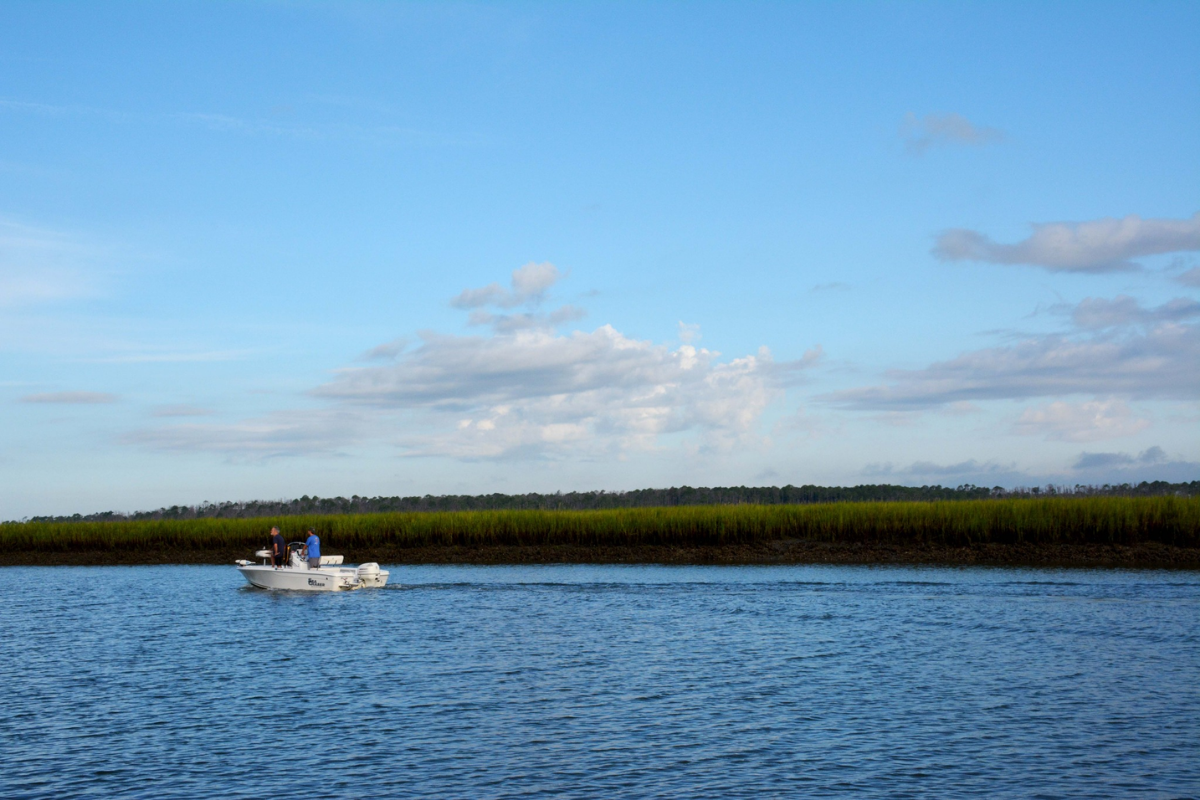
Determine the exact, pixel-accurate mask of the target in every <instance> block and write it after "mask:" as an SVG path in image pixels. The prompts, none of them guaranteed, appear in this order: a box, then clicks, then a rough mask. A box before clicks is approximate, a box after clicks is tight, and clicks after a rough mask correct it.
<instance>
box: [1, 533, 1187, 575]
mask: <svg viewBox="0 0 1200 800" xmlns="http://www.w3.org/2000/svg"><path fill="white" fill-rule="evenodd" d="M334 550H335V551H336V552H339V553H341V554H342V555H345V557H346V561H347V563H361V562H363V561H377V562H379V563H382V564H481V565H482V564H495V565H500V564H678V565H686V564H691V565H721V564H725V565H750V564H846V565H849V564H861V565H870V564H895V565H922V564H924V565H943V566H993V567H1057V568H1062V567H1071V568H1081V569H1096V568H1124V569H1166V570H1200V548H1195V547H1177V546H1174V545H1166V544H1159V543H1155V542H1147V543H1144V544H1138V545H1106V544H1105V545H1102V544H976V545H969V546H964V547H951V546H942V545H927V546H926V545H897V544H887V543H870V542H868V543H840V544H829V543H826V542H816V541H807V540H802V539H783V540H773V541H766V542H759V543H755V544H737V545H717V546H701V547H670V546H657V545H643V546H634V547H624V546H616V547H603V546H598V547H582V546H576V545H546V546H537V545H534V546H519V545H488V546H478V547H462V546H430V547H411V548H399V547H394V548H380V549H375V550H373V551H371V552H365V551H359V550H357V549H353V548H351V549H342V550H338V549H337V548H334ZM252 557H253V553H249V552H246V551H244V550H225V549H220V550H191V549H187V550H183V549H178V550H169V549H145V550H78V551H50V550H45V551H36V550H22V551H9V552H0V567H5V566H86V565H92V566H105V565H130V566H132V565H153V564H232V563H233V562H234V560H235V559H239V558H252Z"/></svg>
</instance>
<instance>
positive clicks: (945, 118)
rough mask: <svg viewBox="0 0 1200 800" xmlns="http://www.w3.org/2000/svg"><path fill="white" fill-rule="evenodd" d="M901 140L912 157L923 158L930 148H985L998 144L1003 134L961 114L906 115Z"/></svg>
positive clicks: (901, 130)
mask: <svg viewBox="0 0 1200 800" xmlns="http://www.w3.org/2000/svg"><path fill="white" fill-rule="evenodd" d="M900 136H901V138H903V139H904V146H905V148H906V149H907V150H908V152H909V153H912V154H913V155H921V154H922V153H924V152H925V151H926V150H928V149H929V148H931V147H935V146H940V145H950V144H964V145H982V144H990V143H992V142H998V141H1000V140H1001V139H1003V138H1004V132H1003V131H1001V130H999V129H997V128H987V127H983V126H980V125H976V124H974V123H973V122H971V121H970V120H969V119H967V118H966V117H964V116H962V115H961V114H926V115H925V116H923V117H918V116H917V115H916V114H914V113H912V112H911V111H910V112H908V113H907V114H905V115H904V121H903V122H902V123H901V125H900Z"/></svg>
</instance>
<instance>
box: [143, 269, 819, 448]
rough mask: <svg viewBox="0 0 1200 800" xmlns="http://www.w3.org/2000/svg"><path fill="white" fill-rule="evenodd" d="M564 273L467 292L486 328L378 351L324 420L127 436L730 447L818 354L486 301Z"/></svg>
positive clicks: (745, 440)
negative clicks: (729, 349) (630, 328)
mask: <svg viewBox="0 0 1200 800" xmlns="http://www.w3.org/2000/svg"><path fill="white" fill-rule="evenodd" d="M533 267H536V269H533ZM542 267H549V269H543V268H542ZM558 279H559V274H558V272H557V270H555V269H554V268H553V267H550V265H527V267H522V268H521V270H517V272H516V273H514V275H513V281H512V286H513V288H512V290H511V291H509V290H503V289H502V290H500V292H502V293H503V294H498V293H497V292H495V291H491V290H488V291H483V290H474V291H475V294H471V295H469V296H467V297H464V296H463V295H460V296H459V298H456V305H457V306H459V307H463V308H468V309H472V315H473V317H474V321H475V322H476V324H487V325H490V326H491V327H492V331H491V332H489V333H488V334H487V335H481V336H453V335H444V334H439V333H435V332H430V331H425V332H422V333H420V335H419V336H420V339H419V342H417V343H415V344H414V345H413V346H411V347H407V348H404V349H400V348H397V347H394V346H392V345H390V344H389V345H383V346H381V348H374V349H373V350H371V351H368V354H374V355H376V356H378V357H379V358H378V360H379V361H382V362H383V363H373V364H368V365H360V366H355V367H347V368H345V369H342V370H339V371H338V372H337V374H336V375H335V377H334V378H333V379H332V380H331V381H329V382H327V383H326V384H324V385H322V386H319V387H317V388H315V389H314V390H312V392H310V394H311V395H312V396H313V397H315V398H318V399H321V400H323V401H325V402H326V403H328V404H329V405H330V407H329V408H328V409H326V410H325V411H324V412H322V413H320V414H315V413H310V414H299V413H291V414H282V413H280V414H275V415H269V416H268V417H264V418H261V419H257V420H249V421H245V422H242V423H238V424H235V425H215V424H214V425H204V424H192V425H175V426H168V427H164V428H157V429H154V430H148V431H143V432H140V433H139V434H137V435H136V436H134V437H131V439H130V441H133V442H137V443H140V444H145V445H149V446H154V447H160V448H168V449H198V450H212V451H221V452H235V451H239V452H243V453H247V454H251V455H253V454H264V455H275V454H285V453H293V452H295V453H299V452H324V451H332V450H335V449H336V448H337V447H341V446H346V445H348V444H352V443H355V442H359V441H365V440H370V441H376V442H386V443H390V444H393V445H397V446H399V447H400V448H401V449H402V452H404V453H407V454H410V455H421V456H449V457H455V458H461V459H488V458H519V457H556V456H561V455H569V456H571V457H585V458H586V457H589V456H599V455H601V454H618V455H620V454H623V453H625V452H627V451H633V450H651V449H656V448H659V447H663V446H676V445H682V446H686V447H691V448H709V449H717V450H722V449H728V448H730V447H734V446H738V445H753V444H754V443H756V442H761V438H760V437H759V436H758V435H757V432H756V426H757V424H758V422H759V420H760V418H761V416H762V414H763V411H764V410H765V409H766V408H767V407H768V406H769V405H770V404H771V403H772V402H774V401H776V400H777V399H779V398H780V397H781V396H782V394H783V392H784V390H785V387H786V386H788V385H789V384H791V383H793V382H795V381H796V380H798V376H799V374H800V372H801V371H802V370H804V369H806V368H808V367H811V366H813V365H815V364H817V363H819V362H820V360H821V357H822V350H821V348H820V346H817V347H815V348H813V349H811V350H810V351H808V352H807V353H806V354H805V355H804V357H803V358H801V359H799V360H796V361H790V362H777V361H775V359H774V358H773V357H772V355H771V353H770V351H769V350H767V349H766V348H765V347H764V348H760V349H759V351H758V352H757V353H754V354H752V355H746V356H742V357H740V358H733V359H728V360H726V359H722V357H721V354H720V353H718V352H716V351H713V350H709V349H706V348H701V347H698V346H696V345H695V344H693V343H690V342H683V343H681V344H680V345H679V346H677V347H671V346H668V345H664V344H655V343H653V342H649V341H644V340H638V339H634V338H631V337H628V336H626V335H624V334H622V333H621V332H619V331H617V330H616V329H614V328H613V327H612V326H611V325H602V326H600V327H598V328H596V329H594V330H592V331H591V332H586V331H579V330H576V331H573V332H571V333H569V334H564V333H559V332H557V331H556V330H555V328H554V324H556V323H558V322H561V321H565V320H569V319H572V318H575V317H576V316H578V315H579V314H580V313H582V312H580V311H579V310H578V309H574V308H573V307H570V306H566V307H564V308H561V309H559V310H557V311H555V312H551V313H549V314H543V313H541V312H537V311H536V310H531V311H528V312H523V313H515V314H492V313H491V312H488V311H484V310H483V309H482V308H480V307H479V306H480V305H481V304H489V305H494V306H499V307H506V306H508V305H510V304H511V303H512V302H514V298H523V299H522V301H521V302H526V303H530V304H533V305H536V303H537V302H538V301H539V299H540V297H541V295H542V293H544V292H545V291H546V290H547V289H548V288H549V287H550V286H552V285H553V283H554V282H555V281H557V280H558ZM485 289H487V287H485ZM483 315H487V316H486V317H485V316H483ZM687 330H689V329H686V328H685V329H681V332H686V331H687ZM666 437H673V438H670V439H669V441H667V439H666ZM664 442H666V443H665V444H664ZM239 443H245V444H244V446H242V445H241V444H239Z"/></svg>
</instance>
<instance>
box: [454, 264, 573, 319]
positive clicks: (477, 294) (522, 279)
mask: <svg viewBox="0 0 1200 800" xmlns="http://www.w3.org/2000/svg"><path fill="white" fill-rule="evenodd" d="M562 277H563V274H562V273H561V272H559V270H558V267H556V266H554V265H553V264H551V263H550V262H549V261H546V262H543V263H540V264H538V263H534V262H532V261H531V262H529V263H528V264H526V265H525V266H523V267H518V268H517V269H515V270H513V273H512V288H511V289H505V288H504V287H503V286H501V285H500V284H498V283H491V284H488V285H487V286H482V287H480V288H478V289H464V290H463V291H462V292H460V293H459V294H458V295H457V296H456V297H454V298H453V299H452V300H451V301H450V305H452V306H454V307H455V308H462V309H472V308H483V307H485V306H496V307H499V308H516V307H517V306H522V305H526V304H536V303H540V302H541V301H542V299H543V298H544V297H545V294H546V291H547V290H548V289H549V288H550V287H551V286H553V285H554V284H555V283H557V282H558V281H559V280H560V279H561V278H562Z"/></svg>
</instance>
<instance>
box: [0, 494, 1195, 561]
mask: <svg viewBox="0 0 1200 800" xmlns="http://www.w3.org/2000/svg"><path fill="white" fill-rule="evenodd" d="M272 525H276V526H278V527H279V528H280V530H281V532H282V533H283V535H284V537H285V538H286V539H288V540H289V541H291V540H298V539H301V538H303V532H304V531H305V530H306V529H307V528H309V527H313V528H315V529H316V530H317V532H318V534H320V536H321V538H322V541H323V543H324V545H325V547H326V549H329V550H330V551H331V552H338V551H339V549H346V550H350V549H353V550H356V551H359V552H364V551H369V549H370V548H372V547H376V548H381V549H387V550H396V549H405V548H417V547H431V546H432V547H437V546H457V547H481V546H496V545H510V546H511V545H526V546H529V545H534V546H553V545H571V546H575V547H600V546H603V547H638V546H660V547H661V546H667V547H705V546H722V545H743V544H755V543H761V542H765V541H772V540H781V539H804V540H810V541H820V542H828V543H832V544H846V543H856V542H861V543H886V544H896V545H908V546H914V545H920V546H925V545H935V546H955V547H958V546H965V545H971V544H985V543H987V544H1022V543H1024V544H1035V545H1040V544H1120V545H1138V544H1144V543H1149V542H1155V543H1161V544H1168V545H1175V546H1180V547H1197V546H1200V498H1182V497H1089V498H1042V499H1019V500H958V501H946V502H898V503H825V504H812V505H730V506H675V507H669V508H626V509H612V510H602V511H463V512H422V513H390V514H347V515H328V516H283V517H261V518H253V519H211V518H209V519H192V520H146V521H137V522H24V523H3V524H0V548H2V549H3V551H4V552H71V551H114V552H128V551H138V550H143V551H159V552H161V551H200V550H223V551H229V550H235V549H242V548H244V549H246V550H252V549H257V548H259V547H263V546H265V543H266V541H267V532H268V531H269V529H270V528H271V526H272Z"/></svg>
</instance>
